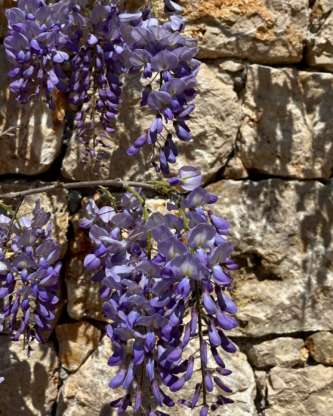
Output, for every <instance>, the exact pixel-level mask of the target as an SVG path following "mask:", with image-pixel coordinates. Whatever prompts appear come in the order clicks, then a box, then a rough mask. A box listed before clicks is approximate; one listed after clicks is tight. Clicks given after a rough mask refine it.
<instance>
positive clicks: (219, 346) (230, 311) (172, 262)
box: [80, 168, 237, 416]
mask: <svg viewBox="0 0 333 416" xmlns="http://www.w3.org/2000/svg"><path fill="white" fill-rule="evenodd" d="M189 171H191V169H190V168H188V171H187V177H186V178H185V180H184V175H182V177H180V178H179V181H180V183H183V184H185V186H187V188H188V187H191V188H192V189H193V187H194V186H195V185H196V184H197V183H198V182H200V178H199V177H198V175H197V172H196V170H195V169H192V173H193V175H192V176H190V175H189ZM191 185H192V186H191ZM216 200H217V198H216V196H215V195H213V194H211V193H209V192H207V191H206V190H205V189H204V188H202V187H200V186H199V187H195V189H193V190H192V191H191V192H190V193H189V194H188V195H187V196H185V197H184V198H181V199H179V200H178V201H177V202H175V203H172V204H171V203H170V204H169V210H168V212H167V213H165V214H162V213H151V214H150V213H149V212H148V210H147V209H146V208H145V207H144V206H143V205H142V201H140V197H138V196H135V195H133V194H131V193H126V194H125V195H124V196H123V198H122V200H121V203H120V205H119V206H117V207H114V206H112V205H109V206H108V205H105V206H102V207H98V206H97V205H96V203H95V202H94V201H93V200H89V202H88V203H87V205H86V210H85V211H86V212H85V215H84V216H83V218H82V219H81V223H80V224H81V227H83V228H85V229H87V232H88V233H89V238H90V241H91V243H92V246H93V251H92V252H91V253H89V254H88V255H87V256H86V258H85V261H84V265H85V268H86V270H87V271H89V272H91V273H92V274H93V280H94V281H95V282H99V283H100V285H101V292H100V296H101V298H102V299H103V301H104V305H103V310H104V314H105V316H106V317H107V318H108V319H109V320H110V321H111V322H112V323H111V324H110V325H108V327H107V335H108V336H109V338H110V339H111V341H112V346H113V355H112V356H111V357H110V359H109V365H110V366H117V367H118V371H117V373H116V376H115V377H114V378H113V379H112V380H111V381H110V386H111V387H112V388H118V387H122V388H124V389H125V393H124V395H123V397H120V398H119V399H118V400H116V401H114V402H113V403H112V406H113V407H116V408H117V409H118V414H120V415H122V414H124V412H125V411H126V409H127V408H128V407H129V406H132V408H133V411H134V412H135V414H140V412H143V414H145V415H149V416H154V415H161V416H163V415H167V414H168V413H165V412H166V410H164V408H165V407H170V408H172V407H173V406H174V405H175V400H174V399H173V396H174V392H177V391H179V390H181V389H182V387H183V386H184V385H185V383H187V382H189V381H190V380H191V379H192V377H193V373H194V368H196V367H197V365H198V366H199V369H200V371H201V381H200V382H198V384H197V385H196V386H195V389H194V391H193V395H192V397H190V398H189V397H186V398H184V399H183V400H180V403H182V404H183V405H185V406H187V407H189V408H191V409H194V408H197V407H199V408H200V416H205V415H207V414H208V411H209V408H211V409H212V410H214V409H216V408H217V407H218V406H220V405H224V404H226V403H228V402H230V398H228V395H226V394H225V393H230V389H229V388H228V387H227V386H226V384H225V381H224V377H225V376H227V375H229V374H230V371H229V370H228V369H226V368H225V364H224V361H223V358H222V357H221V351H222V350H224V351H226V352H229V353H232V352H235V351H236V347H235V345H234V344H233V343H232V342H231V341H230V339H229V338H228V337H227V335H226V334H225V331H227V330H230V329H232V328H234V327H236V325H237V321H236V319H235V318H234V317H233V315H234V314H235V312H236V306H235V304H234V302H233V301H232V299H231V298H230V297H229V295H228V293H227V291H228V288H229V286H230V284H231V278H230V271H231V270H233V269H235V268H236V267H237V266H236V264H235V263H234V261H233V260H232V259H231V257H230V256H231V253H232V249H233V248H232V246H231V244H230V242H229V241H228V239H227V234H228V229H229V225H228V223H227V222H226V221H225V220H224V219H222V218H220V217H218V216H216V215H214V214H213V213H212V212H211V210H210V209H208V207H209V205H211V204H214V203H215V202H216ZM192 339H196V340H198V352H199V358H198V361H199V363H198V364H197V363H196V358H195V355H194V354H190V351H191V348H190V345H191V344H190V342H191V340H192ZM192 343H193V341H192ZM213 362H214V363H215V365H212V364H213ZM212 367H215V370H214V371H213V370H212ZM214 388H215V389H216V391H217V393H216V394H215V396H214V397H215V401H213V402H212V400H209V399H208V394H209V393H210V392H212V391H213V389H214ZM170 414H172V411H171V413H170Z"/></svg>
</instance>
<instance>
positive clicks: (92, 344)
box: [56, 321, 102, 372]
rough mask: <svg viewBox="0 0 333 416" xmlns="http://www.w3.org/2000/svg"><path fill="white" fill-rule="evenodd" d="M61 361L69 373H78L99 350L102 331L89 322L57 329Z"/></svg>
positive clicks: (65, 325) (62, 326) (60, 326)
mask: <svg viewBox="0 0 333 416" xmlns="http://www.w3.org/2000/svg"><path fill="white" fill-rule="evenodd" d="M56 334H57V340H58V344H59V359H60V361H61V363H62V365H63V366H64V367H65V369H66V370H68V371H71V372H72V371H76V370H77V369H78V368H79V367H80V366H81V365H82V363H83V362H84V361H85V360H86V359H87V357H88V356H89V355H90V354H91V353H92V352H93V351H94V350H95V349H96V348H97V346H98V343H99V341H100V339H101V335H102V333H101V331H100V330H99V329H98V328H96V327H95V326H93V325H91V324H89V323H88V322H84V321H83V322H77V323H70V324H62V325H58V326H57V327H56Z"/></svg>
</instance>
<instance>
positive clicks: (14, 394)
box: [0, 336, 59, 416]
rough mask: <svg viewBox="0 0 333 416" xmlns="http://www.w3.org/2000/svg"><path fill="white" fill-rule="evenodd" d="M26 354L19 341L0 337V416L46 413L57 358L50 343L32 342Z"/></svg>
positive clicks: (53, 398)
mask: <svg viewBox="0 0 333 416" xmlns="http://www.w3.org/2000/svg"><path fill="white" fill-rule="evenodd" d="M32 347H33V348H32V352H31V355H30V357H28V356H27V352H26V351H25V350H23V344H22V342H11V341H10V340H9V339H8V338H7V337H5V336H0V374H1V376H4V377H5V381H4V382H3V383H2V384H1V385H0V415H3V416H9V415H10V416H50V414H51V412H52V407H53V405H54V404H55V401H56V399H57V393H58V383H59V377H58V367H59V361H58V358H57V355H56V352H55V350H54V348H53V347H52V346H51V345H50V344H44V345H40V344H37V343H33V344H32Z"/></svg>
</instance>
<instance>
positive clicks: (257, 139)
mask: <svg viewBox="0 0 333 416" xmlns="http://www.w3.org/2000/svg"><path fill="white" fill-rule="evenodd" d="M332 91H333V75H331V74H327V73H313V72H303V71H297V70H294V69H277V68H269V67H264V66H258V65H252V66H249V67H248V74H247V82H246V90H245V97H244V104H243V110H244V118H243V122H242V126H241V129H240V138H239V143H238V148H239V157H240V158H241V160H242V162H243V165H244V166H245V168H246V169H247V170H248V171H252V172H254V173H262V174H265V175H274V176H283V177H293V178H329V177H330V176H331V173H332V169H333V162H332V160H333V146H332V143H331V139H330V137H331V135H332V133H333V122H332V120H333V107H332V105H331V103H332V100H333V92H332Z"/></svg>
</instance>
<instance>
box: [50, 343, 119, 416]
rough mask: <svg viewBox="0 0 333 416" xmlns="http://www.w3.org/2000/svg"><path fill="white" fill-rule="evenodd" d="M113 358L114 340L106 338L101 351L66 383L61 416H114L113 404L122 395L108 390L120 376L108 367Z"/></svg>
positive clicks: (59, 407)
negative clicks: (115, 377)
mask: <svg viewBox="0 0 333 416" xmlns="http://www.w3.org/2000/svg"><path fill="white" fill-rule="evenodd" d="M111 354H112V350H111V344H110V340H109V339H108V338H107V337H104V338H103V340H102V342H101V344H100V346H99V347H98V348H97V350H96V351H95V352H93V353H92V354H91V355H90V357H89V358H88V359H87V361H86V362H85V363H84V364H83V365H82V366H81V368H80V369H79V370H78V371H77V372H76V373H75V374H73V375H70V376H69V377H68V378H67V380H66V381H65V382H64V384H63V387H62V388H61V390H60V394H59V401H58V407H57V416H101V415H108V414H110V413H111V409H110V406H109V403H110V402H111V401H112V400H115V399H116V398H117V397H119V396H120V393H121V392H120V391H119V390H118V391H113V390H111V389H110V388H109V387H108V382H109V381H110V380H111V378H112V377H113V376H114V374H115V372H116V369H115V368H111V367H108V364H107V361H108V359H109V357H110V355H111ZM111 414H112V413H111Z"/></svg>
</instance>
